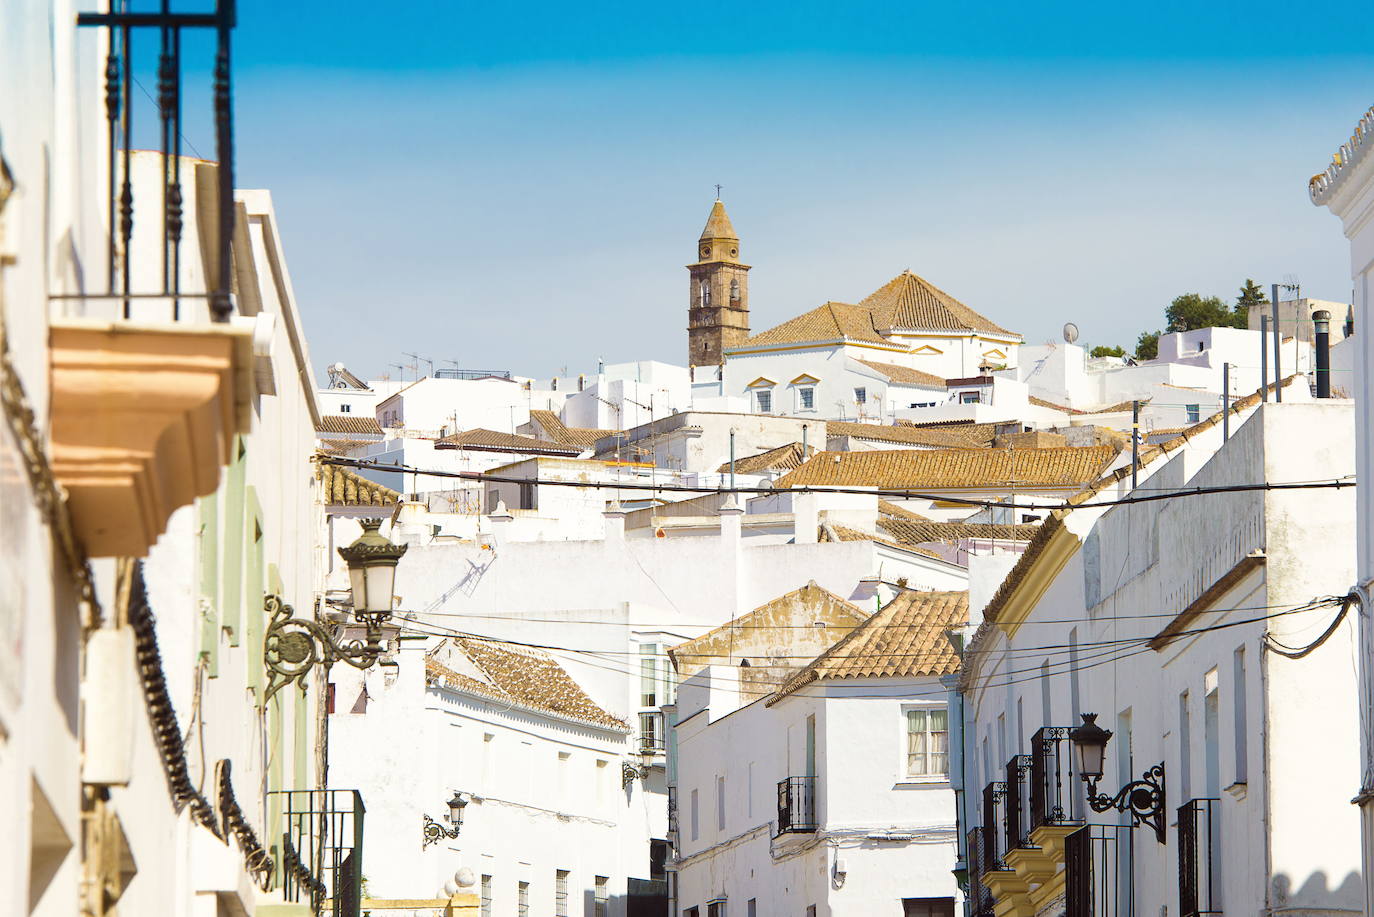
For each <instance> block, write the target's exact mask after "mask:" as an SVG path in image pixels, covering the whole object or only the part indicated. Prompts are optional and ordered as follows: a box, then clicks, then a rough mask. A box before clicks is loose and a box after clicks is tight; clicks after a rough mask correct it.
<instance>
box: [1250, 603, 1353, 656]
mask: <svg viewBox="0 0 1374 917" xmlns="http://www.w3.org/2000/svg"><path fill="white" fill-rule="evenodd" d="M1355 599H1356V596H1355V593H1353V592H1352V593H1351V594H1350V595H1347V596H1345V598H1344V599H1343V600H1342V601H1341V610H1340V611H1339V612H1337V614H1336V617H1335V618H1334V619H1333V620H1332V621H1331V623H1330V625H1328V626H1327V628H1326V630H1324V631H1322V633H1321V636H1319V637H1317V639H1316V640H1313V641H1312V642H1311V643H1309V644H1307V645H1306V646H1303V647H1295V646H1286V645H1285V644H1283V643H1280V642H1279V641H1278V640H1276V639H1275V638H1274V635H1273V634H1270V633H1267V632H1266V633H1265V635H1264V648H1265V649H1267V650H1269V652H1271V653H1277V654H1278V655H1280V656H1285V657H1287V658H1289V659H1301V658H1302V657H1304V656H1306V655H1308V654H1309V653H1311V652H1313V651H1314V650H1316V649H1317V647H1319V646H1321V645H1322V644H1323V643H1325V642H1326V641H1327V640H1329V639H1331V635H1332V634H1334V633H1335V632H1336V628H1338V627H1340V626H1341V622H1342V621H1344V620H1345V615H1346V612H1348V611H1349V610H1350V606H1351V605H1352V604H1353V603H1354V602H1355Z"/></svg>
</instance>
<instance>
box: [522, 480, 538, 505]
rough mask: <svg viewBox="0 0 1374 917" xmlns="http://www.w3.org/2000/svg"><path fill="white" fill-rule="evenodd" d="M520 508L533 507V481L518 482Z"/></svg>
mask: <svg viewBox="0 0 1374 917" xmlns="http://www.w3.org/2000/svg"><path fill="white" fill-rule="evenodd" d="M520 508H521V509H534V508H535V507H534V482H533V481H521V482H520Z"/></svg>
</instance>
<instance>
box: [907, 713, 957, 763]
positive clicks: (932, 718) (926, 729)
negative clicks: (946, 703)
mask: <svg viewBox="0 0 1374 917" xmlns="http://www.w3.org/2000/svg"><path fill="white" fill-rule="evenodd" d="M948 717H949V713H948V711H946V710H944V709H942V708H938V707H932V708H929V709H925V710H908V711H907V712H906V773H907V776H908V777H943V776H945V773H946V772H947V771H948V770H949V729H948Z"/></svg>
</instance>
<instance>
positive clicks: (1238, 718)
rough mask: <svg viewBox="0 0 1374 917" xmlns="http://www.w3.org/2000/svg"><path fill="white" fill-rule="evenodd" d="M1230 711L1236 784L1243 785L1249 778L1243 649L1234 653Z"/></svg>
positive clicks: (1239, 648)
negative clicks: (1234, 733)
mask: <svg viewBox="0 0 1374 917" xmlns="http://www.w3.org/2000/svg"><path fill="white" fill-rule="evenodd" d="M1231 695H1232V700H1231V710H1232V711H1233V714H1234V717H1235V729H1236V783H1245V782H1246V780H1247V777H1248V776H1249V770H1250V769H1249V761H1247V760H1246V759H1247V758H1248V757H1249V747H1248V742H1247V740H1246V723H1245V720H1246V716H1245V647H1243V646H1242V647H1238V648H1237V649H1236V653H1235V667H1234V669H1232V676H1231Z"/></svg>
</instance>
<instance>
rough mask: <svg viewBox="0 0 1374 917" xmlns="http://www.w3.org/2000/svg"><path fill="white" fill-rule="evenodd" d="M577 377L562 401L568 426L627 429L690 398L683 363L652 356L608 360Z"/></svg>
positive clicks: (683, 406)
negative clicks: (574, 388)
mask: <svg viewBox="0 0 1374 917" xmlns="http://www.w3.org/2000/svg"><path fill="white" fill-rule="evenodd" d="M581 381H582V383H583V385H582V387H580V388H578V389H577V391H574V392H571V393H570V394H569V395H568V397H567V400H566V401H565V402H564V404H563V411H562V420H563V423H565V424H567V425H568V426H570V427H591V428H593V429H598V430H628V429H629V428H630V427H637V426H639V425H640V424H645V423H649V422H650V421H652V420H656V419H658V418H659V417H667V416H668V415H669V414H674V413H676V412H678V411H685V410H687V409H688V407H690V405H691V400H692V396H691V382H690V381H689V378H688V370H687V367H685V366H674V365H672V364H671V363H660V362H658V361H656V360H639V361H636V362H633V363H611V364H608V365H604V366H602V367H601V368H600V369H599V371H598V372H597V374H596V375H595V376H592V377H583V379H582V380H581Z"/></svg>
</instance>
